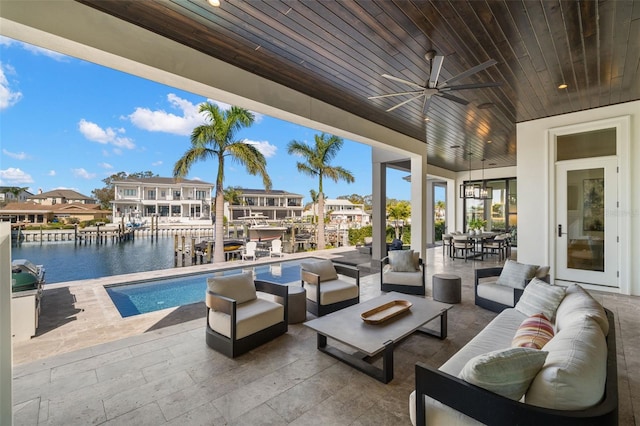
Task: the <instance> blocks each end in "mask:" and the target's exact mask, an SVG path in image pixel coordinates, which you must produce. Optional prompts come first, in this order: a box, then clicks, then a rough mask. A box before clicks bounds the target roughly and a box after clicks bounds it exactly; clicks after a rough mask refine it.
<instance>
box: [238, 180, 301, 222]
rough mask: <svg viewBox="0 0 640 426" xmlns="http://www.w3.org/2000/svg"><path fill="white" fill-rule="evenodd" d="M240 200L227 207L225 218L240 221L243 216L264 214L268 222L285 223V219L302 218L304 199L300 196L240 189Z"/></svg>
mask: <svg viewBox="0 0 640 426" xmlns="http://www.w3.org/2000/svg"><path fill="white" fill-rule="evenodd" d="M238 192H239V195H238V199H237V200H236V201H235V202H234V203H231V204H230V205H228V206H227V208H228V211H227V212H225V216H227V217H229V218H231V219H232V220H238V218H240V217H243V216H249V215H252V214H262V215H264V216H266V217H267V220H268V221H283V220H285V219H293V220H297V219H301V218H302V210H303V205H302V199H303V196H302V195H300V194H294V193H291V192H287V191H283V190H279V189H272V190H270V191H266V190H264V189H248V188H239V189H238Z"/></svg>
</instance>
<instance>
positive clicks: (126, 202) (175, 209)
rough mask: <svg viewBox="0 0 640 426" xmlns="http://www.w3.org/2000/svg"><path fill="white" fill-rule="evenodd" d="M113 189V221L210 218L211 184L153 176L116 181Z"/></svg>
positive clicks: (172, 220)
mask: <svg viewBox="0 0 640 426" xmlns="http://www.w3.org/2000/svg"><path fill="white" fill-rule="evenodd" d="M113 186H114V200H113V201H112V202H111V205H112V210H113V222H120V221H122V220H125V221H130V222H132V221H144V220H145V219H147V218H150V217H152V216H159V217H160V222H183V221H189V220H201V219H210V217H211V191H212V190H213V184H211V183H208V182H203V181H201V180H193V179H176V178H167V177H151V178H128V179H124V180H119V181H114V183H113Z"/></svg>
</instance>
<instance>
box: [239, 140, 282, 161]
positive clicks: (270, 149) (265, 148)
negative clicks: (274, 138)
mask: <svg viewBox="0 0 640 426" xmlns="http://www.w3.org/2000/svg"><path fill="white" fill-rule="evenodd" d="M244 143H246V144H249V145H253V146H255V147H256V149H257V150H258V151H260V152H261V153H262V155H264V156H265V157H266V158H271V157H273V156H274V155H276V151H277V150H278V147H277V146H275V145H272V144H270V143H269V142H267V141H252V140H249V139H246V140H245V141H244Z"/></svg>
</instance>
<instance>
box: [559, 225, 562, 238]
mask: <svg viewBox="0 0 640 426" xmlns="http://www.w3.org/2000/svg"><path fill="white" fill-rule="evenodd" d="M558 237H562V224H560V225H558Z"/></svg>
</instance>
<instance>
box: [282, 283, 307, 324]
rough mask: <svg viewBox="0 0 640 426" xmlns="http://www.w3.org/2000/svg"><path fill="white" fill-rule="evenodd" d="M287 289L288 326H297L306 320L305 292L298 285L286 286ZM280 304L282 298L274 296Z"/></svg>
mask: <svg viewBox="0 0 640 426" xmlns="http://www.w3.org/2000/svg"><path fill="white" fill-rule="evenodd" d="M287 287H288V289H289V297H288V298H289V300H288V303H289V309H288V316H289V324H298V323H301V322H304V321H305V320H306V319H307V291H306V290H305V289H304V288H302V287H301V286H299V285H288V286H287ZM276 301H277V302H279V303H281V302H282V298H281V297H277V296H276Z"/></svg>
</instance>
